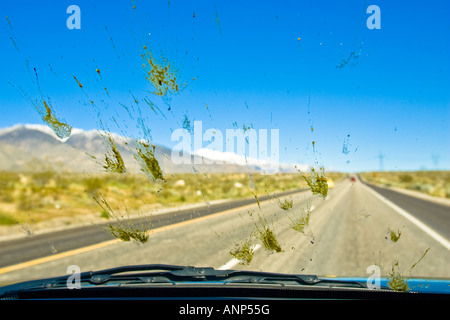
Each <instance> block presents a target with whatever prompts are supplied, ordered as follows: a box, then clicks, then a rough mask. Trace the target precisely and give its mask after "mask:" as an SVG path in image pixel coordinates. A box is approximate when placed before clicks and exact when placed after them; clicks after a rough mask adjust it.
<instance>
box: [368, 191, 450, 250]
mask: <svg viewBox="0 0 450 320" xmlns="http://www.w3.org/2000/svg"><path fill="white" fill-rule="evenodd" d="M364 187H366V188H367V189H368V190H369V191H370V192H371V193H372V194H373V195H374V196H376V197H377V198H378V199H380V200H381V201H383V202H384V203H385V204H387V205H388V206H389V207H391V208H392V209H394V210H395V211H397V213H399V214H400V215H402V216H403V217H404V218H406V219H408V220H409V221H410V222H412V223H413V224H415V225H416V226H417V227H418V228H420V229H421V230H422V231H423V232H425V233H426V234H428V235H429V236H430V237H432V238H433V239H434V240H436V241H437V242H439V243H440V244H441V245H443V246H444V247H445V248H446V249H447V250H450V242H449V241H448V240H447V239H445V238H444V237H443V236H441V235H440V234H438V233H437V232H436V231H434V230H433V229H431V228H430V227H428V226H427V225H425V224H424V223H423V222H422V221H420V220H419V219H417V218H415V217H413V216H412V215H411V214H410V213H408V212H406V211H405V210H403V209H402V208H400V207H399V206H397V205H396V204H394V203H392V202H391V201H389V200H388V199H386V198H384V197H383V196H382V195H380V194H379V193H378V192H376V191H375V190H373V189H372V188H370V187H368V186H366V185H364Z"/></svg>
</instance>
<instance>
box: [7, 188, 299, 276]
mask: <svg viewBox="0 0 450 320" xmlns="http://www.w3.org/2000/svg"><path fill="white" fill-rule="evenodd" d="M302 191H304V190H302ZM297 192H299V190H294V191H286V192H282V193H280V194H279V196H281V195H289V194H293V193H297ZM267 199H269V196H267V195H265V196H261V197H258V200H259V201H264V200H267ZM255 201H256V200H255V199H254V198H247V199H239V200H234V201H229V202H224V203H216V204H211V205H207V204H205V205H204V206H200V207H194V208H187V209H181V210H178V209H175V210H174V211H171V212H167V213H164V214H158V215H154V216H152V217H151V221H150V223H151V227H152V228H159V227H163V226H167V225H171V224H175V223H178V222H181V221H186V220H190V219H194V218H199V217H203V216H207V215H210V214H213V213H217V212H221V211H225V210H230V209H233V208H237V207H241V206H245V205H248V204H252V203H255ZM129 222H130V223H131V225H135V226H136V227H137V228H139V224H141V223H142V219H141V218H137V219H132V220H130V221H129ZM109 224H112V225H117V223H115V222H114V221H108V222H105V223H102V224H95V225H94V224H93V225H88V226H82V227H77V228H71V229H67V230H62V231H56V232H51V233H44V234H39V235H34V236H32V237H24V238H19V239H13V240H8V241H2V242H0V268H1V267H5V266H9V265H13V264H17V263H21V262H25V261H29V260H32V259H37V258H41V257H46V256H50V255H52V254H54V253H56V252H58V253H61V252H66V251H69V250H73V249H77V248H81V247H84V246H89V245H93V244H96V243H99V242H103V241H108V240H111V239H114V236H113V235H112V234H111V233H110V232H108V231H106V230H105V229H106V228H107V227H108V225H109Z"/></svg>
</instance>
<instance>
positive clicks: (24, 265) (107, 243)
mask: <svg viewBox="0 0 450 320" xmlns="http://www.w3.org/2000/svg"><path fill="white" fill-rule="evenodd" d="M300 192H301V191H300ZM294 194H295V193H294ZM271 200H272V199H266V200H262V201H260V204H263V203H265V202H268V201H271ZM254 206H257V204H256V203H251V204H247V205H244V206H242V207H237V208H233V209H228V210H225V211H220V212H216V213H213V214H209V215H206V216H203V217H198V218H194V219H190V220H186V221H182V222H178V223H174V224H171V225H167V226H163V227H159V228H156V229H152V230H150V231H149V235H151V234H155V233H159V232H163V231H167V230H171V229H175V228H178V227H182V226H186V225H189V224H193V223H197V222H200V221H203V220H207V219H211V218H214V217H219V216H222V215H226V214H231V213H233V212H237V211H240V210H245V209H250V208H252V207H254ZM120 242H123V241H122V240H120V239H113V240H109V241H104V242H100V243H97V244H94V245H90V246H86V247H82V248H78V249H74V250H69V251H65V252H61V253H58V254H54V255H51V256H47V257H43V258H38V259H33V260H30V261H26V262H22V263H18V264H14V265H11V266H7V267H3V268H0V274H4V273H7V272H11V271H16V270H20V269H24V268H28V267H32V266H35V265H38V264H41V263H45V262H51V261H54V260H59V259H62V258H67V257H70V256H74V255H77V254H80V253H85V252H89V251H92V250H96V249H100V248H104V247H107V246H110V245H113V244H117V243H120ZM258 249H259V248H258ZM238 262H239V261H238Z"/></svg>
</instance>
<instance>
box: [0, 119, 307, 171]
mask: <svg viewBox="0 0 450 320" xmlns="http://www.w3.org/2000/svg"><path fill="white" fill-rule="evenodd" d="M107 134H108V135H110V136H111V138H112V139H113V140H114V142H115V144H116V146H117V150H118V151H119V153H120V155H121V156H122V158H123V161H124V163H125V166H126V169H127V171H128V172H131V173H137V172H140V170H141V167H140V165H139V163H138V162H137V161H136V159H135V155H136V153H135V151H136V150H135V149H133V147H131V146H132V145H133V144H132V142H133V141H132V140H133V139H131V138H127V137H123V136H120V135H117V134H114V133H107ZM105 136H106V133H104V132H102V131H100V130H89V131H85V130H82V129H76V128H74V129H72V132H71V135H70V137H69V138H66V139H60V138H59V137H58V136H57V135H56V134H55V133H54V132H53V130H52V129H50V128H49V127H47V126H45V125H38V124H18V125H14V126H12V127H8V128H3V129H0V171H18V172H27V171H38V170H47V169H49V168H51V169H52V170H63V171H68V172H88V173H90V172H99V171H105V168H104V167H103V166H104V161H105V155H106V154H107V153H108V152H109V151H110V150H109V149H108V148H109V146H108V143H105V141H106V140H105ZM154 147H155V149H154V150H155V151H154V154H155V158H156V159H157V160H158V162H159V165H160V167H161V169H162V170H163V172H165V173H193V172H222V173H231V172H243V173H248V172H260V171H261V169H262V168H261V161H257V160H256V159H253V160H252V159H246V158H245V157H243V156H238V155H236V154H230V153H225V152H218V151H213V150H208V149H201V150H198V151H197V152H196V153H195V155H197V156H202V157H203V158H204V159H205V160H210V161H215V163H214V164H213V165H211V164H208V163H207V162H206V161H205V162H204V163H202V164H194V158H193V157H194V154H191V155H189V156H190V157H191V160H192V161H191V162H190V164H175V163H174V162H173V161H172V160H171V153H172V150H171V149H170V148H167V147H165V146H162V145H158V144H155V145H154ZM221 159H222V160H223V164H217V161H218V160H221ZM302 168H304V167H302ZM295 170H296V169H295V168H294V165H284V164H280V165H279V171H282V172H294V171H295Z"/></svg>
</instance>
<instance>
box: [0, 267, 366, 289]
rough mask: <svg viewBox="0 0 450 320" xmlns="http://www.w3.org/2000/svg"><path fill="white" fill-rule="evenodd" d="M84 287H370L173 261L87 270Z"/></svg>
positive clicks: (43, 285)
mask: <svg viewBox="0 0 450 320" xmlns="http://www.w3.org/2000/svg"><path fill="white" fill-rule="evenodd" d="M70 276H71V275H65V276H61V277H55V278H48V279H40V280H32V281H27V282H22V283H18V284H13V285H9V286H5V287H2V288H0V297H2V296H4V295H5V294H10V293H11V292H20V291H29V290H42V289H51V288H64V287H66V286H67V281H68V280H69V277H70ZM79 281H80V284H81V288H83V287H91V286H99V285H111V286H122V285H131V284H155V283H165V284H173V285H176V284H180V283H192V282H210V283H213V282H216V283H219V282H220V283H222V284H233V283H238V284H277V285H281V286H285V285H303V286H316V285H320V286H327V287H337V286H340V287H353V288H354V287H357V288H366V285H365V283H361V282H358V281H344V280H333V279H321V278H319V277H317V276H315V275H298V274H283V273H271V272H260V271H245V270H244V271H243V270H216V269H214V268H211V267H205V268H203V267H192V266H179V265H169V264H148V265H131V266H122V267H117V268H111V269H105V270H99V271H87V272H83V273H80V275H79Z"/></svg>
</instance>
